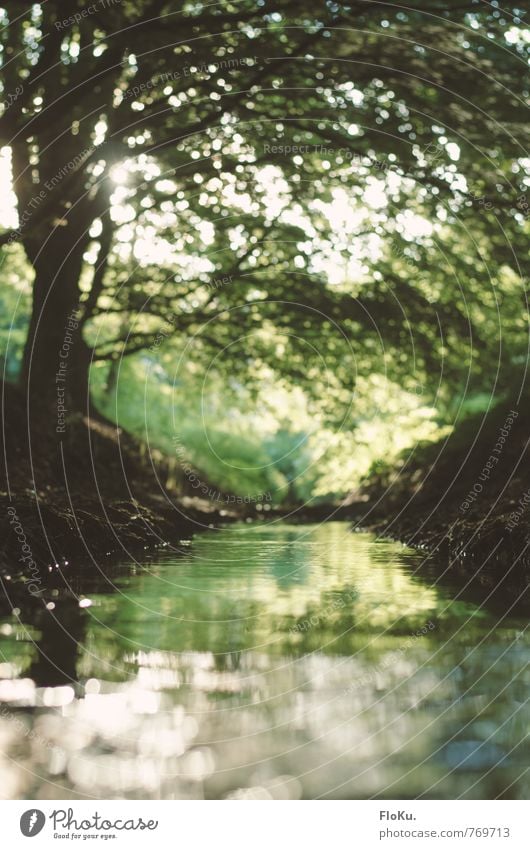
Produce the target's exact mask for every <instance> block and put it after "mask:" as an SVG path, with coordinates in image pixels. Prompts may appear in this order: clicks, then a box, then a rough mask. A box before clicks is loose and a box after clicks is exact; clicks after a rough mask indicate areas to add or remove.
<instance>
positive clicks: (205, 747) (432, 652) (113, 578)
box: [0, 522, 530, 799]
mask: <svg viewBox="0 0 530 849" xmlns="http://www.w3.org/2000/svg"><path fill="white" fill-rule="evenodd" d="M441 572H442V570H441V565H440V564H437V563H436V562H435V561H433V560H428V561H425V559H424V557H423V556H422V555H421V554H419V553H417V552H412V551H411V550H409V549H407V548H405V547H404V546H401V545H399V544H397V543H392V542H388V541H378V540H376V539H375V538H374V537H373V536H371V535H370V534H366V533H362V534H356V533H353V532H352V531H351V530H350V528H349V526H348V525H347V524H345V523H338V522H337V523H328V524H324V525H320V526H317V525H313V526H307V525H306V526H304V525H297V526H294V525H291V526H289V525H286V524H282V523H276V524H274V523H273V524H270V525H265V524H256V525H241V526H232V527H228V528H222V529H220V530H215V531H213V532H210V533H208V534H202V535H199V536H197V537H196V538H195V540H194V541H193V544H192V545H183V546H182V550H181V551H180V552H179V553H171V554H169V553H168V554H165V555H160V556H158V555H157V556H156V557H154V558H153V557H152V558H149V559H147V560H146V561H145V562H143V563H125V564H123V565H121V566H119V567H116V568H114V569H113V570H111V572H110V573H109V572H108V571H107V573H106V574H105V575H103V574H102V573H100V572H99V571H98V569H97V568H96V567H95V566H91V567H90V568H88V567H87V569H86V570H85V573H84V575H83V573H82V572H81V573H80V572H79V571H77V572H76V571H74V570H71V571H70V572H69V570H68V568H66V569H65V570H63V572H61V573H60V574H58V575H57V576H55V588H54V589H53V590H50V591H49V592H47V594H46V598H45V599H44V601H43V600H41V599H39V600H30V599H29V597H28V594H25V596H24V597H23V598H26V600H25V601H24V600H22V601H20V593H19V594H18V595H17V594H16V593H15V592H14V591H13V590H9V592H10V593H11V595H9V598H10V599H11V601H10V602H7V601H6V599H4V612H5V615H3V616H2V617H1V618H0V748H1V752H2V754H1V756H0V757H1V759H0V794H1V796H2V797H3V798H33V799H38V798H42V799H54V798H57V799H66V798H73V799H75V798H91V797H95V798H103V799H104V798H144V799H145V798H162V799H174V798H177V799H182V798H217V799H218V798H235V799H246V798H263V799H298V798H328V799H329V798H359V799H364V798H371V797H376V798H393V799H395V798H402V799H406V798H417V797H422V798H458V797H462V798H479V799H480V798H495V797H503V798H528V794H529V792H530V775H529V773H528V764H529V757H528V755H529V752H528V748H526V750H525V741H527V739H528V738H527V733H528V732H527V729H528V716H529V714H528V710H527V699H528V689H529V688H528V684H529V678H530V675H529V670H528V660H529V657H530V648H529V644H528V641H527V639H526V637H525V634H524V630H525V627H526V622H527V618H528V617H527V612H528V611H527V607H525V606H524V605H522V604H516V605H513V599H510V600H508V599H503V598H502V597H500V595H501V594H500V593H493V594H491V593H490V592H489V591H488V590H487V588H485V587H482V586H481V585H480V583H478V585H477V586H476V587H467V588H466V587H465V586H464V585H463V582H462V581H458V582H457V581H456V579H455V578H454V577H448V576H444V575H442V574H441ZM6 586H7V585H6ZM8 589H9V588H8ZM8 594H9V593H8ZM13 599H15V601H14V600H13ZM15 603H16V604H17V605H18V606H17V607H15V608H14V610H13V609H11V608H12V606H13V605H14V604H15ZM6 604H8V607H7V608H6V607H5V605H6ZM46 605H47V606H46ZM510 608H511V609H510Z"/></svg>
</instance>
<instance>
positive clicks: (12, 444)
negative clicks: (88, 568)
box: [0, 384, 241, 591]
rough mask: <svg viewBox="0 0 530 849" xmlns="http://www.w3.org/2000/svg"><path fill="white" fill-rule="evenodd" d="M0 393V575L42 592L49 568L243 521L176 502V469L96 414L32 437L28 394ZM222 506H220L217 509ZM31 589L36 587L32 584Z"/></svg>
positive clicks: (40, 428) (9, 389)
mask: <svg viewBox="0 0 530 849" xmlns="http://www.w3.org/2000/svg"><path fill="white" fill-rule="evenodd" d="M2 391H3V430H2V437H1V450H2V460H3V462H2V473H1V477H0V534H1V536H0V540H1V542H0V577H1V578H2V579H3V580H4V582H5V581H6V580H7V581H10V582H11V584H10V586H12V587H13V586H14V585H15V584H18V579H20V580H22V581H25V582H26V585H27V588H28V589H30V591H31V586H30V584H31V582H32V581H33V583H35V581H36V582H37V583H36V584H35V587H37V586H41V587H42V586H45V585H47V583H48V582H49V580H50V578H49V575H50V570H52V571H53V570H56V569H57V568H59V569H60V570H63V569H65V568H66V565H65V564H67V565H68V569H69V570H70V571H73V570H74V569H75V566H76V564H78V563H80V562H82V563H85V564H86V563H89V562H90V560H91V559H93V560H94V561H96V562H97V564H98V565H99V566H101V565H102V564H103V563H104V562H105V559H106V558H112V559H113V560H116V559H128V558H129V557H130V556H132V555H134V554H135V553H137V552H140V551H143V550H144V549H145V548H146V547H147V548H150V549H152V548H154V547H155V546H157V545H175V546H178V543H179V541H180V540H182V539H187V538H189V537H190V536H192V534H193V533H194V532H196V531H198V530H204V528H205V527H208V526H211V525H212V524H213V523H216V522H219V521H221V520H222V521H227V520H230V519H231V518H232V519H233V518H240V516H241V514H240V513H239V514H235V513H233V512H230V511H229V510H222V511H221V510H220V505H219V503H215V504H209V503H208V502H206V501H201V500H199V499H194V498H191V497H186V496H179V495H178V494H177V491H176V487H175V482H174V481H173V483H169V481H171V478H172V477H174V470H171V469H170V468H169V467H168V466H167V464H164V462H162V461H160V460H157V462H156V463H155V462H154V460H153V457H152V455H149V454H148V453H147V452H146V451H145V448H144V447H142V446H141V445H140V443H139V442H137V441H136V440H135V439H134V438H133V437H132V436H130V435H129V434H127V433H124V432H123V431H122V430H121V429H120V428H117V427H116V426H115V425H113V424H112V423H111V422H108V421H106V420H104V419H102V418H101V417H99V416H97V415H96V416H95V417H93V418H90V419H88V418H85V417H83V416H81V415H79V416H77V417H73V418H71V419H70V420H69V421H68V423H67V425H66V428H65V433H64V434H60V435H59V434H57V433H56V432H55V430H54V429H50V428H49V427H48V426H47V423H46V420H45V417H39V424H38V425H35V426H33V427H32V432H31V435H30V434H29V433H28V426H27V416H26V410H25V403H24V398H23V396H22V394H21V393H20V392H19V391H18V390H17V389H15V388H14V387H13V386H11V385H9V384H4V386H3V387H2ZM221 506H222V505H221ZM35 587H34V588H35Z"/></svg>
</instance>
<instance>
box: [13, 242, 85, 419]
mask: <svg viewBox="0 0 530 849" xmlns="http://www.w3.org/2000/svg"><path fill="white" fill-rule="evenodd" d="M62 235H63V234H62V233H61V232H60V231H59V232H57V231H56V232H55V233H53V234H52V236H51V237H50V239H49V240H48V242H47V243H46V245H45V247H44V249H41V251H40V253H38V252H35V255H32V254H33V251H32V246H31V245H29V246H25V247H26V251H27V253H28V256H29V258H30V260H31V261H32V264H33V268H34V270H35V281H34V284H33V304H32V313H31V319H30V324H29V330H28V336H27V340H26V346H25V350H24V359H23V369H22V380H23V383H24V386H25V389H26V392H27V399H28V416H29V417H30V419H31V418H32V416H33V415H36V416H37V418H38V419H39V420H40V421H41V423H42V419H43V416H44V417H46V421H45V422H44V423H45V424H47V425H48V426H49V427H50V429H53V430H55V432H56V433H57V434H60V433H65V432H66V426H67V418H68V414H69V413H72V412H75V411H84V412H86V411H87V409H88V404H89V392H88V378H89V368H90V350H89V348H88V347H87V346H86V344H85V342H84V341H83V335H82V323H81V321H80V308H79V297H80V290H79V277H80V275H81V269H82V265H83V251H84V244H79V245H78V246H76V247H75V248H73V249H72V250H71V251H70V252H69V253H68V254H66V255H65V247H66V248H67V247H68V245H66V246H65V243H64V242H65V239H64V237H63V238H61V237H62Z"/></svg>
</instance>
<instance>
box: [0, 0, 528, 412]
mask: <svg viewBox="0 0 530 849" xmlns="http://www.w3.org/2000/svg"><path fill="white" fill-rule="evenodd" d="M523 18H524V10H522V9H520V8H519V7H518V6H517V5H510V6H509V7H503V9H502V10H501V9H500V7H499V6H498V5H497V4H495V3H492V4H488V3H483V2H478V0H467V2H461V0H439V1H438V2H433V3H429V4H428V5H427V6H425V4H422V3H412V4H409V5H407V6H406V7H405V6H403V5H402V4H400V3H394V2H388V3H378V2H365V0H358V1H357V2H349V3H344V4H343V3H338V2H324V3H314V4H309V5H308V4H307V3H299V2H291V0H283V2H271V1H270V0H253V2H247V0H243V2H237V3H236V2H225V0H222V2H219V3H216V4H214V5H207V4H203V3H196V2H190V3H183V4H181V5H180V8H179V9H177V10H175V9H174V7H173V6H172V4H169V3H167V2H164V0H153V2H141V1H140V2H134V3H132V2H127V0H123V2H117V0H116V2H112V0H101V2H97V3H94V4H93V5H92V6H85V5H83V4H82V3H81V2H74V3H72V2H62V1H61V0H48V2H46V3H36V4H33V5H27V4H26V3H24V2H16V0H12V2H11V3H10V4H9V8H8V9H7V8H6V9H3V10H2V21H1V24H2V31H1V35H0V38H1V45H2V57H3V58H2V86H3V98H4V107H3V113H2V115H1V117H0V135H1V139H2V144H3V145H4V149H5V150H6V151H8V155H9V157H10V161H11V167H12V175H13V189H14V193H15V196H16V205H17V214H18V223H16V224H12V226H10V227H6V229H5V231H4V233H3V235H2V236H1V237H0V240H1V242H2V244H3V245H4V254H5V255H6V256H7V257H11V261H12V256H13V252H14V251H15V250H16V249H15V243H20V244H21V245H22V248H23V250H24V254H25V257H26V259H27V262H28V263H29V264H30V265H31V266H32V272H31V274H32V276H33V284H32V289H33V291H32V311H31V317H30V320H29V328H28V333H27V341H26V347H25V354H24V365H23V370H22V379H23V380H24V381H25V382H26V386H27V388H28V394H29V399H30V402H31V403H33V404H40V403H45V404H49V403H51V402H55V392H56V388H55V375H56V372H57V360H58V351H60V349H61V345H62V343H63V339H64V332H65V331H64V328H65V324H66V323H67V321H68V317H69V316H71V315H72V314H73V313H74V312H75V315H76V318H77V321H78V322H79V328H78V329H77V330H76V332H77V341H76V344H75V345H74V346H73V349H72V352H71V356H70V359H69V363H68V367H69V369H70V378H71V379H70V380H69V386H68V391H69V396H70V397H69V403H70V405H71V406H72V408H76V407H77V408H79V407H81V408H86V405H87V391H88V390H87V387H88V372H89V366H90V364H91V363H97V362H98V361H103V362H105V361H108V362H110V363H113V362H117V361H119V359H120V358H121V357H122V356H128V355H133V354H135V353H138V352H141V351H144V352H151V354H157V353H159V352H160V351H161V350H162V348H163V349H164V351H168V350H170V351H172V360H171V363H170V364H169V365H168V370H167V374H168V380H169V381H171V379H172V376H174V374H175V373H176V372H178V369H179V367H180V365H181V364H182V363H183V362H187V363H191V365H192V367H193V368H195V369H197V370H198V373H203V372H204V371H205V370H209V369H213V370H214V371H215V372H217V373H218V374H221V375H223V374H224V375H228V376H229V377H230V379H231V380H238V381H240V382H241V384H248V383H249V381H250V382H251V381H252V379H255V380H257V381H258V383H259V381H260V380H261V379H262V377H263V370H264V369H265V370H271V371H272V372H274V373H275V374H276V375H278V376H280V377H283V378H284V379H285V380H286V381H287V382H290V383H291V384H292V383H294V384H296V385H298V386H302V387H303V388H304V389H305V391H306V392H308V393H310V394H312V395H313V397H314V398H315V399H316V400H317V401H318V400H319V399H320V401H321V404H322V406H323V407H326V408H327V409H328V412H330V411H331V408H332V407H333V411H331V412H330V416H331V418H333V416H336V417H337V418H339V419H341V418H343V417H344V415H345V411H347V410H348V409H349V408H350V406H351V401H352V397H353V398H354V399H355V392H356V391H359V387H360V386H363V385H364V386H367V385H369V380H370V377H371V376H373V375H374V374H375V375H384V376H386V377H388V378H389V379H390V380H392V381H394V382H397V383H398V384H400V385H401V386H403V387H404V388H405V389H406V390H408V391H410V392H419V393H420V394H423V397H424V399H425V398H427V397H428V398H429V399H430V400H431V401H438V402H439V403H440V404H441V405H442V406H443V405H445V407H446V408H448V407H450V405H451V403H452V402H454V399H455V397H459V396H460V395H462V394H463V393H464V391H465V388H466V387H468V391H469V387H470V386H471V387H472V390H473V392H476V393H480V392H488V391H490V389H491V387H492V377H491V376H492V374H496V383H495V387H494V389H495V391H496V392H498V391H502V388H503V387H506V386H507V385H508V384H509V383H510V382H513V380H514V375H515V373H516V371H517V370H519V371H521V370H522V369H523V366H524V362H525V356H526V350H527V345H528V312H527V304H526V282H525V280H526V277H525V275H526V269H525V262H526V254H525V252H524V249H523V239H524V237H525V235H527V233H528V203H527V201H526V193H527V191H528V176H527V173H528V171H527V166H528V159H527V154H526V146H527V141H528V121H527V115H526V109H525V106H526V101H527V98H528V76H527V69H528V58H527V57H528V41H529V40H528V30H527V29H525V25H524V23H523ZM17 261H18V260H17ZM497 364H498V368H497ZM74 376H75V379H74ZM359 381H361V382H359ZM363 381H364V384H363ZM352 393H353V394H352ZM323 399H325V400H323Z"/></svg>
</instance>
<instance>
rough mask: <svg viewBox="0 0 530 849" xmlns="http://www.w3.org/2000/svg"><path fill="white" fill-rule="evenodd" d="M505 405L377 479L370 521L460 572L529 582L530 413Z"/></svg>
mask: <svg viewBox="0 0 530 849" xmlns="http://www.w3.org/2000/svg"><path fill="white" fill-rule="evenodd" d="M528 409H529V408H528V404H523V403H519V405H517V406H515V405H514V404H513V403H512V405H509V404H503V405H501V406H499V407H497V408H496V409H495V410H493V411H492V412H490V413H488V414H481V415H474V416H472V417H470V418H468V419H466V420H465V421H464V422H462V423H461V424H460V425H459V426H458V427H457V428H456V429H455V430H454V431H453V433H452V434H451V435H450V436H449V437H448V438H447V439H445V440H442V441H440V442H438V443H436V444H429V445H424V446H418V447H417V448H416V449H415V450H414V451H413V452H411V453H410V454H409V455H408V457H404V458H403V463H402V465H401V467H397V468H384V469H381V470H379V471H376V472H375V473H374V474H373V475H371V476H370V480H369V481H368V482H367V484H366V486H365V487H364V491H363V495H364V498H366V499H367V501H368V505H369V507H368V509H367V510H366V512H365V513H364V517H363V523H364V524H368V525H370V526H373V527H374V528H375V529H376V530H377V531H378V532H379V533H380V534H381V535H383V536H389V537H392V538H394V539H398V540H401V541H402V542H406V543H408V544H409V545H411V546H413V547H422V548H425V549H426V550H428V551H439V552H441V553H445V554H446V555H448V556H449V558H450V559H451V561H453V563H454V565H455V566H456V567H457V568H464V569H466V570H467V571H469V572H472V573H475V572H479V573H480V575H481V576H483V577H484V580H485V581H491V580H498V579H499V576H502V577H503V578H505V580H506V581H507V582H509V583H511V584H514V585H519V584H521V585H526V584H527V583H528V579H529V575H530V553H529V541H530V465H529V441H530V414H529V412H528Z"/></svg>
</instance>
